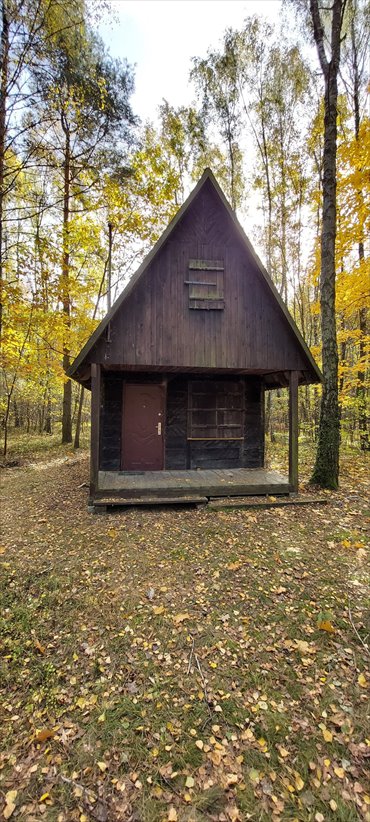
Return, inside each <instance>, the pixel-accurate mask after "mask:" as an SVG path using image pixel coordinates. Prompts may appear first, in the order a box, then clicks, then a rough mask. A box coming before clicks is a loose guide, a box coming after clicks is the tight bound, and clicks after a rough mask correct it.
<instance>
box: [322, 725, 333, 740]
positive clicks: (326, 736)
mask: <svg viewBox="0 0 370 822" xmlns="http://www.w3.org/2000/svg"><path fill="white" fill-rule="evenodd" d="M321 730H322V735H323V737H324V739H325V742H332V741H333V734H332V732H331V731H329V730H328V728H326V727H325V725H324V726H323V727H322V728H321Z"/></svg>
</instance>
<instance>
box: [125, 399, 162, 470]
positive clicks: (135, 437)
mask: <svg viewBox="0 0 370 822" xmlns="http://www.w3.org/2000/svg"><path fill="white" fill-rule="evenodd" d="M163 427H164V389H163V386H162V385H136V384H134V383H132V384H131V383H126V384H125V386H124V394H123V431H122V468H123V470H124V471H161V470H162V468H163V433H164V431H163Z"/></svg>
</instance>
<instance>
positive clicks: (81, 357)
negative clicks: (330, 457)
mask: <svg viewBox="0 0 370 822" xmlns="http://www.w3.org/2000/svg"><path fill="white" fill-rule="evenodd" d="M207 181H210V182H211V184H212V186H213V188H214V190H215V191H216V193H217V195H218V197H219V199H220V200H221V203H222V205H223V207H224V208H225V209H226V211H227V213H228V215H229V217H230V218H231V220H232V222H233V224H234V227H235V230H236V233H237V235H238V237H239V239H240V240H241V242H242V244H244V247H245V248H246V250H247V252H248V254H249V255H250V257H251V258H252V259H253V260H254V262H255V264H256V266H257V269H258V271H259V272H260V274H261V276H262V278H263V279H264V281H265V282H266V284H267V286H268V288H269V289H270V291H271V293H272V295H273V297H274V299H275V301H276V303H277V304H278V306H279V308H280V310H281V312H282V313H283V315H284V317H285V320H286V321H287V323H288V324H289V326H290V328H291V331H292V332H293V335H294V337H295V339H296V343H297V345H298V348H299V349H300V350H301V351H302V354H304V356H305V358H306V360H307V361H308V366H309V368H310V370H311V373H312V378H313V379H312V381H313V382H321V381H322V375H321V372H320V369H319V368H318V366H317V365H316V362H315V360H314V358H313V356H312V354H311V352H310V350H309V348H308V346H307V345H306V343H305V341H304V339H303V337H302V335H301V333H300V331H299V330H298V328H297V326H296V324H295V322H294V320H293V318H292V316H291V315H290V313H289V311H288V309H287V307H286V305H285V303H284V301H283V300H282V298H281V297H280V294H279V292H278V291H277V289H276V288H275V286H274V284H273V282H272V280H271V277H270V276H269V274H268V272H267V270H266V268H265V267H264V266H263V265H262V262H261V260H260V259H259V257H258V255H257V254H256V252H255V250H254V248H253V246H252V244H251V243H250V241H249V239H248V237H247V236H246V234H245V232H244V230H243V228H242V227H241V225H240V223H239V221H238V219H237V217H236V214H235V212H234V211H233V209H232V208H231V206H230V204H229V202H228V201H227V199H226V197H225V195H224V193H223V191H222V189H221V188H220V186H219V184H218V183H217V180H216V179H215V177H214V175H213V173H212V171H211V170H210V169H209V168H207V169H205V171H204V172H203V174H202V177H201V178H200V180H199V181H198V183H197V185H196V186H195V188H194V189H193V191H192V192H191V193H190V195H189V196H188V198H187V199H186V200H185V202H184V203H183V205H182V206H181V208H180V209H179V210H178V212H177V213H176V215H175V216H174V217H173V219H172V220H171V222H170V223H169V225H168V226H167V228H166V229H165V231H164V232H163V234H162V235H161V237H160V238H159V239H158V240H157V242H156V243H155V245H154V246H153V248H152V249H151V251H150V252H149V254H148V255H147V256H146V257H145V259H144V260H143V262H142V263H141V265H140V266H139V268H138V269H137V271H136V272H135V273H134V274H133V276H132V277H131V279H130V281H129V282H128V284H127V285H126V287H125V288H124V289H123V291H122V292H121V294H120V296H119V297H118V298H117V300H116V301H115V303H114V304H113V306H112V308H111V309H110V311H109V312H108V313H107V314H106V316H105V317H104V318H103V319H102V320H101V322H100V323H99V325H98V326H97V328H96V329H95V331H94V332H93V334H92V335H91V337H90V338H89V339H88V340H87V342H86V344H85V345H84V346H83V348H82V349H81V351H80V353H79V354H78V356H77V357H76V359H75V360H74V362H73V363H72V365H71V366H70V368H69V369H68V371H67V375H68V376H69V377H77V374H76V372H77V371H79V370H80V369H81V366H82V365H83V363H84V361H85V359H86V358H87V357H88V355H89V353H90V351H91V350H92V348H93V347H94V345H95V344H96V343H97V342H98V340H99V339H100V338H101V336H102V334H103V333H104V331H105V329H106V328H107V326H108V324H109V323H110V322H111V321H112V320H113V318H114V317H115V316H116V314H117V312H118V311H119V309H120V308H121V306H122V305H123V304H124V302H125V301H126V300H127V298H128V297H129V295H130V294H131V293H132V291H133V289H134V288H135V287H136V285H137V283H138V281H139V280H140V278H141V277H142V276H143V274H144V273H145V272H146V271H147V269H148V267H149V265H150V264H151V262H152V261H153V260H154V258H155V257H156V255H157V254H158V253H159V251H160V250H161V249H162V248H163V246H164V244H165V243H166V241H167V240H168V238H169V237H170V235H171V234H172V233H173V231H174V229H175V228H176V226H177V225H178V223H179V222H180V220H181V218H182V217H183V216H184V214H185V212H187V211H188V209H189V208H190V206H191V204H192V203H193V201H194V200H195V198H196V197H197V195H198V194H199V192H200V191H201V189H202V188H203V186H204V185H205V184H206V182H207ZM77 378H78V377H77Z"/></svg>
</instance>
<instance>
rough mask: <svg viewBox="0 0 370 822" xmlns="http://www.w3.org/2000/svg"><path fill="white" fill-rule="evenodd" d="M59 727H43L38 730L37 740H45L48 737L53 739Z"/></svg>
mask: <svg viewBox="0 0 370 822" xmlns="http://www.w3.org/2000/svg"><path fill="white" fill-rule="evenodd" d="M57 730H58V728H43V730H42V731H38V733H37V734H36V736H35V741H36V742H45V741H46V740H47V739H53V737H54V736H55V734H56V732H57Z"/></svg>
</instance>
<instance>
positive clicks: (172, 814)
mask: <svg viewBox="0 0 370 822" xmlns="http://www.w3.org/2000/svg"><path fill="white" fill-rule="evenodd" d="M167 819H168V822H177V810H176V808H174V807H171V808H170V809H169V811H168V816H167Z"/></svg>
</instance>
